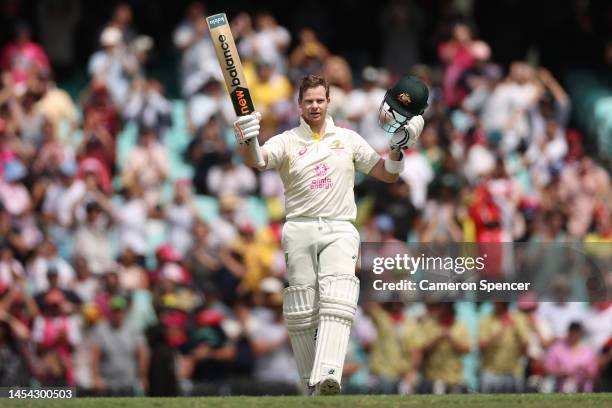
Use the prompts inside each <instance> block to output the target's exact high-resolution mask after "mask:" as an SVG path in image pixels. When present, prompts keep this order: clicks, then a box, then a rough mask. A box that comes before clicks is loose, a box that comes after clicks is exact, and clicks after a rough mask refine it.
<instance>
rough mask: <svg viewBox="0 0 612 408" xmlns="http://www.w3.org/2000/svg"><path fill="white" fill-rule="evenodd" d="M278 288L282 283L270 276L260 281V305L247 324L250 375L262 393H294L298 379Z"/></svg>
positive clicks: (279, 288) (280, 288)
mask: <svg viewBox="0 0 612 408" xmlns="http://www.w3.org/2000/svg"><path fill="white" fill-rule="evenodd" d="M282 289H283V284H282V282H281V281H280V280H278V279H277V278H273V277H268V278H266V279H264V280H263V281H261V284H260V290H261V293H262V295H263V304H262V305H261V306H260V307H257V308H255V309H254V310H253V312H252V319H253V321H252V322H251V323H252V325H251V326H250V330H251V332H250V338H251V345H252V347H253V351H254V352H255V356H256V357H255V373H254V378H255V380H256V381H258V382H259V383H260V386H261V387H262V388H264V387H265V388H264V389H265V390H266V393H274V394H294V393H296V392H297V386H296V383H297V380H298V379H297V378H296V376H295V372H296V368H295V361H294V360H293V357H292V356H291V348H290V345H289V336H288V333H287V327H286V326H285V322H284V319H283V307H282V304H283V301H282V295H281V291H282Z"/></svg>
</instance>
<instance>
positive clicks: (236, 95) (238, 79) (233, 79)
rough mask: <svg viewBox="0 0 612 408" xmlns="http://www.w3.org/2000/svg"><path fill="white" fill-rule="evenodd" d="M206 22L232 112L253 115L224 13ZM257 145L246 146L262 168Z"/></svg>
mask: <svg viewBox="0 0 612 408" xmlns="http://www.w3.org/2000/svg"><path fill="white" fill-rule="evenodd" d="M206 22H207V23H208V29H209V30H210V36H211V38H212V41H213V44H214V45H215V52H216V54H217V59H218V60H219V65H221V71H223V78H224V79H225V87H226V88H227V92H228V93H229V96H230V99H231V100H232V105H234V112H236V115H238V116H244V115H248V114H251V113H253V112H254V111H255V108H254V107H253V100H252V99H251V94H250V93H249V89H248V88H247V83H246V79H245V78H244V71H243V69H242V63H241V62H240V56H239V55H238V50H237V49H236V44H235V43H234V36H233V35H232V31H231V30H230V25H229V22H228V20H227V16H226V15H225V13H219V14H214V15H212V16H209V17H207V18H206ZM251 142H252V143H251ZM258 143H259V142H258V141H257V139H251V140H250V141H249V143H248V144H249V146H250V148H251V149H252V150H253V154H254V156H255V160H256V161H257V165H258V166H259V167H260V168H263V167H264V165H265V163H264V160H263V158H262V157H261V151H260V150H259V146H258V145H257V144H258Z"/></svg>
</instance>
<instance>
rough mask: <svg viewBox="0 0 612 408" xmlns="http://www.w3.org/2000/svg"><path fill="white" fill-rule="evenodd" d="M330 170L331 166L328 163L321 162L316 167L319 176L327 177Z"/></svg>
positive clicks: (315, 170) (316, 173)
mask: <svg viewBox="0 0 612 408" xmlns="http://www.w3.org/2000/svg"><path fill="white" fill-rule="evenodd" d="M328 170H329V166H328V165H327V163H319V164H317V165H316V166H315V168H314V172H315V175H316V176H317V177H325V175H326V174H327V171H328Z"/></svg>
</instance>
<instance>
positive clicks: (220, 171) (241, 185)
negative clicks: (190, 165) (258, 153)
mask: <svg viewBox="0 0 612 408" xmlns="http://www.w3.org/2000/svg"><path fill="white" fill-rule="evenodd" d="M234 160H235V159H234V158H233V157H232V155H231V154H230V153H229V152H227V153H226V154H225V155H224V156H223V157H222V158H220V160H219V164H217V165H215V166H212V167H211V168H210V171H209V172H208V175H207V178H206V184H207V187H208V191H210V192H211V193H212V194H214V195H216V196H221V195H223V194H235V195H237V196H246V195H249V194H252V193H253V192H255V189H256V188H257V178H256V177H255V174H254V173H253V170H252V169H251V168H249V167H247V166H246V165H244V164H242V163H240V164H236V163H234Z"/></svg>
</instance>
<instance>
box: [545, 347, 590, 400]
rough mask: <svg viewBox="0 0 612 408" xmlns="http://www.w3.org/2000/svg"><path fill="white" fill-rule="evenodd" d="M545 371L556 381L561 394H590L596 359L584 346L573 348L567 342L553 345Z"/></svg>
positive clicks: (547, 358)
mask: <svg viewBox="0 0 612 408" xmlns="http://www.w3.org/2000/svg"><path fill="white" fill-rule="evenodd" d="M545 366H546V369H547V370H548V371H549V372H550V373H551V374H553V375H554V376H555V377H556V379H557V389H558V390H559V391H561V392H577V391H580V392H592V391H593V379H594V377H595V375H596V374H597V357H596V356H595V353H594V352H593V350H591V349H590V348H589V347H588V346H586V345H585V344H581V343H578V344H576V345H574V346H573V347H572V346H571V345H570V344H569V342H568V341H567V340H560V341H558V342H557V343H555V344H554V345H553V346H552V347H551V349H550V351H549V352H548V356H547V357H546V362H545Z"/></svg>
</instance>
